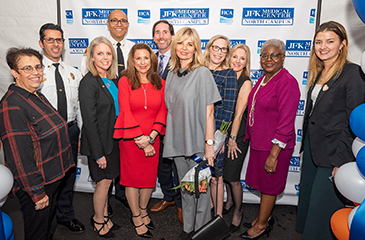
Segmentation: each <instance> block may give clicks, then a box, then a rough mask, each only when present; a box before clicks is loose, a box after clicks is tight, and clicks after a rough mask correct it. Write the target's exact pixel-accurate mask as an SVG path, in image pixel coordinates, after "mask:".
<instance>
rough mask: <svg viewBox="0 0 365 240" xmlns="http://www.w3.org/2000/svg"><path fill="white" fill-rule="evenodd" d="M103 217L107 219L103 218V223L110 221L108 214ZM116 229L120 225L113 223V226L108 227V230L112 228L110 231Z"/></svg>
mask: <svg viewBox="0 0 365 240" xmlns="http://www.w3.org/2000/svg"><path fill="white" fill-rule="evenodd" d="M104 218H106V219H107V220H106V221H105V220H104V223H105V224H107V223H108V222H111V221H110V217H109V216H104ZM118 229H120V226H119V225H118V224H116V223H113V227H111V228H110V230H112V231H114V230H118Z"/></svg>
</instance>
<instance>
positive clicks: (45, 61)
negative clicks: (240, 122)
mask: <svg viewBox="0 0 365 240" xmlns="http://www.w3.org/2000/svg"><path fill="white" fill-rule="evenodd" d="M53 63H59V64H60V66H62V67H63V62H62V60H61V58H60V60H58V62H53V61H52V60H51V59H49V58H48V57H46V56H45V55H43V65H44V67H45V68H49V67H51V65H52V64H53Z"/></svg>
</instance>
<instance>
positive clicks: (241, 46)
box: [228, 44, 251, 77]
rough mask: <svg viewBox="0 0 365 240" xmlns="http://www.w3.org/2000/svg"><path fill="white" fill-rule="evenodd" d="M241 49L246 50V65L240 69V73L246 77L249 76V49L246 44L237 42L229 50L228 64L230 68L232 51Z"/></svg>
mask: <svg viewBox="0 0 365 240" xmlns="http://www.w3.org/2000/svg"><path fill="white" fill-rule="evenodd" d="M239 48H240V49H243V50H244V51H245V52H246V66H245V67H244V68H243V69H242V73H241V75H243V76H246V77H250V73H251V51H250V48H249V47H248V46H247V45H244V44H237V45H235V46H234V47H233V48H232V49H231V51H230V54H229V56H228V59H229V60H228V62H229V65H230V67H231V68H232V66H231V57H232V55H233V54H234V52H235V51H236V50H237V49H239Z"/></svg>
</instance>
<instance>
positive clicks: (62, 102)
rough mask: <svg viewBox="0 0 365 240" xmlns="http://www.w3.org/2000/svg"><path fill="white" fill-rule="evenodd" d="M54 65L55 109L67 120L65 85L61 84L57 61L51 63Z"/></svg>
mask: <svg viewBox="0 0 365 240" xmlns="http://www.w3.org/2000/svg"><path fill="white" fill-rule="evenodd" d="M52 65H53V66H55V68H56V71H55V79H56V88H57V109H58V112H59V113H60V115H61V116H62V117H63V119H65V121H66V122H67V102H66V92H65V85H64V84H63V80H62V77H61V74H60V71H59V70H58V66H59V65H60V64H59V63H53V64H52Z"/></svg>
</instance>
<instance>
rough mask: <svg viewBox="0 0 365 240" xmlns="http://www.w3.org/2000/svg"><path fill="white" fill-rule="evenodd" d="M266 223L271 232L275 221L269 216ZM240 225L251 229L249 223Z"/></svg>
mask: <svg viewBox="0 0 365 240" xmlns="http://www.w3.org/2000/svg"><path fill="white" fill-rule="evenodd" d="M267 223H268V224H269V226H270V228H271V230H273V229H274V223H275V219H274V217H273V216H271V218H270V219H269V221H267ZM242 225H243V226H244V227H247V228H252V223H251V222H245V223H242Z"/></svg>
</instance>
